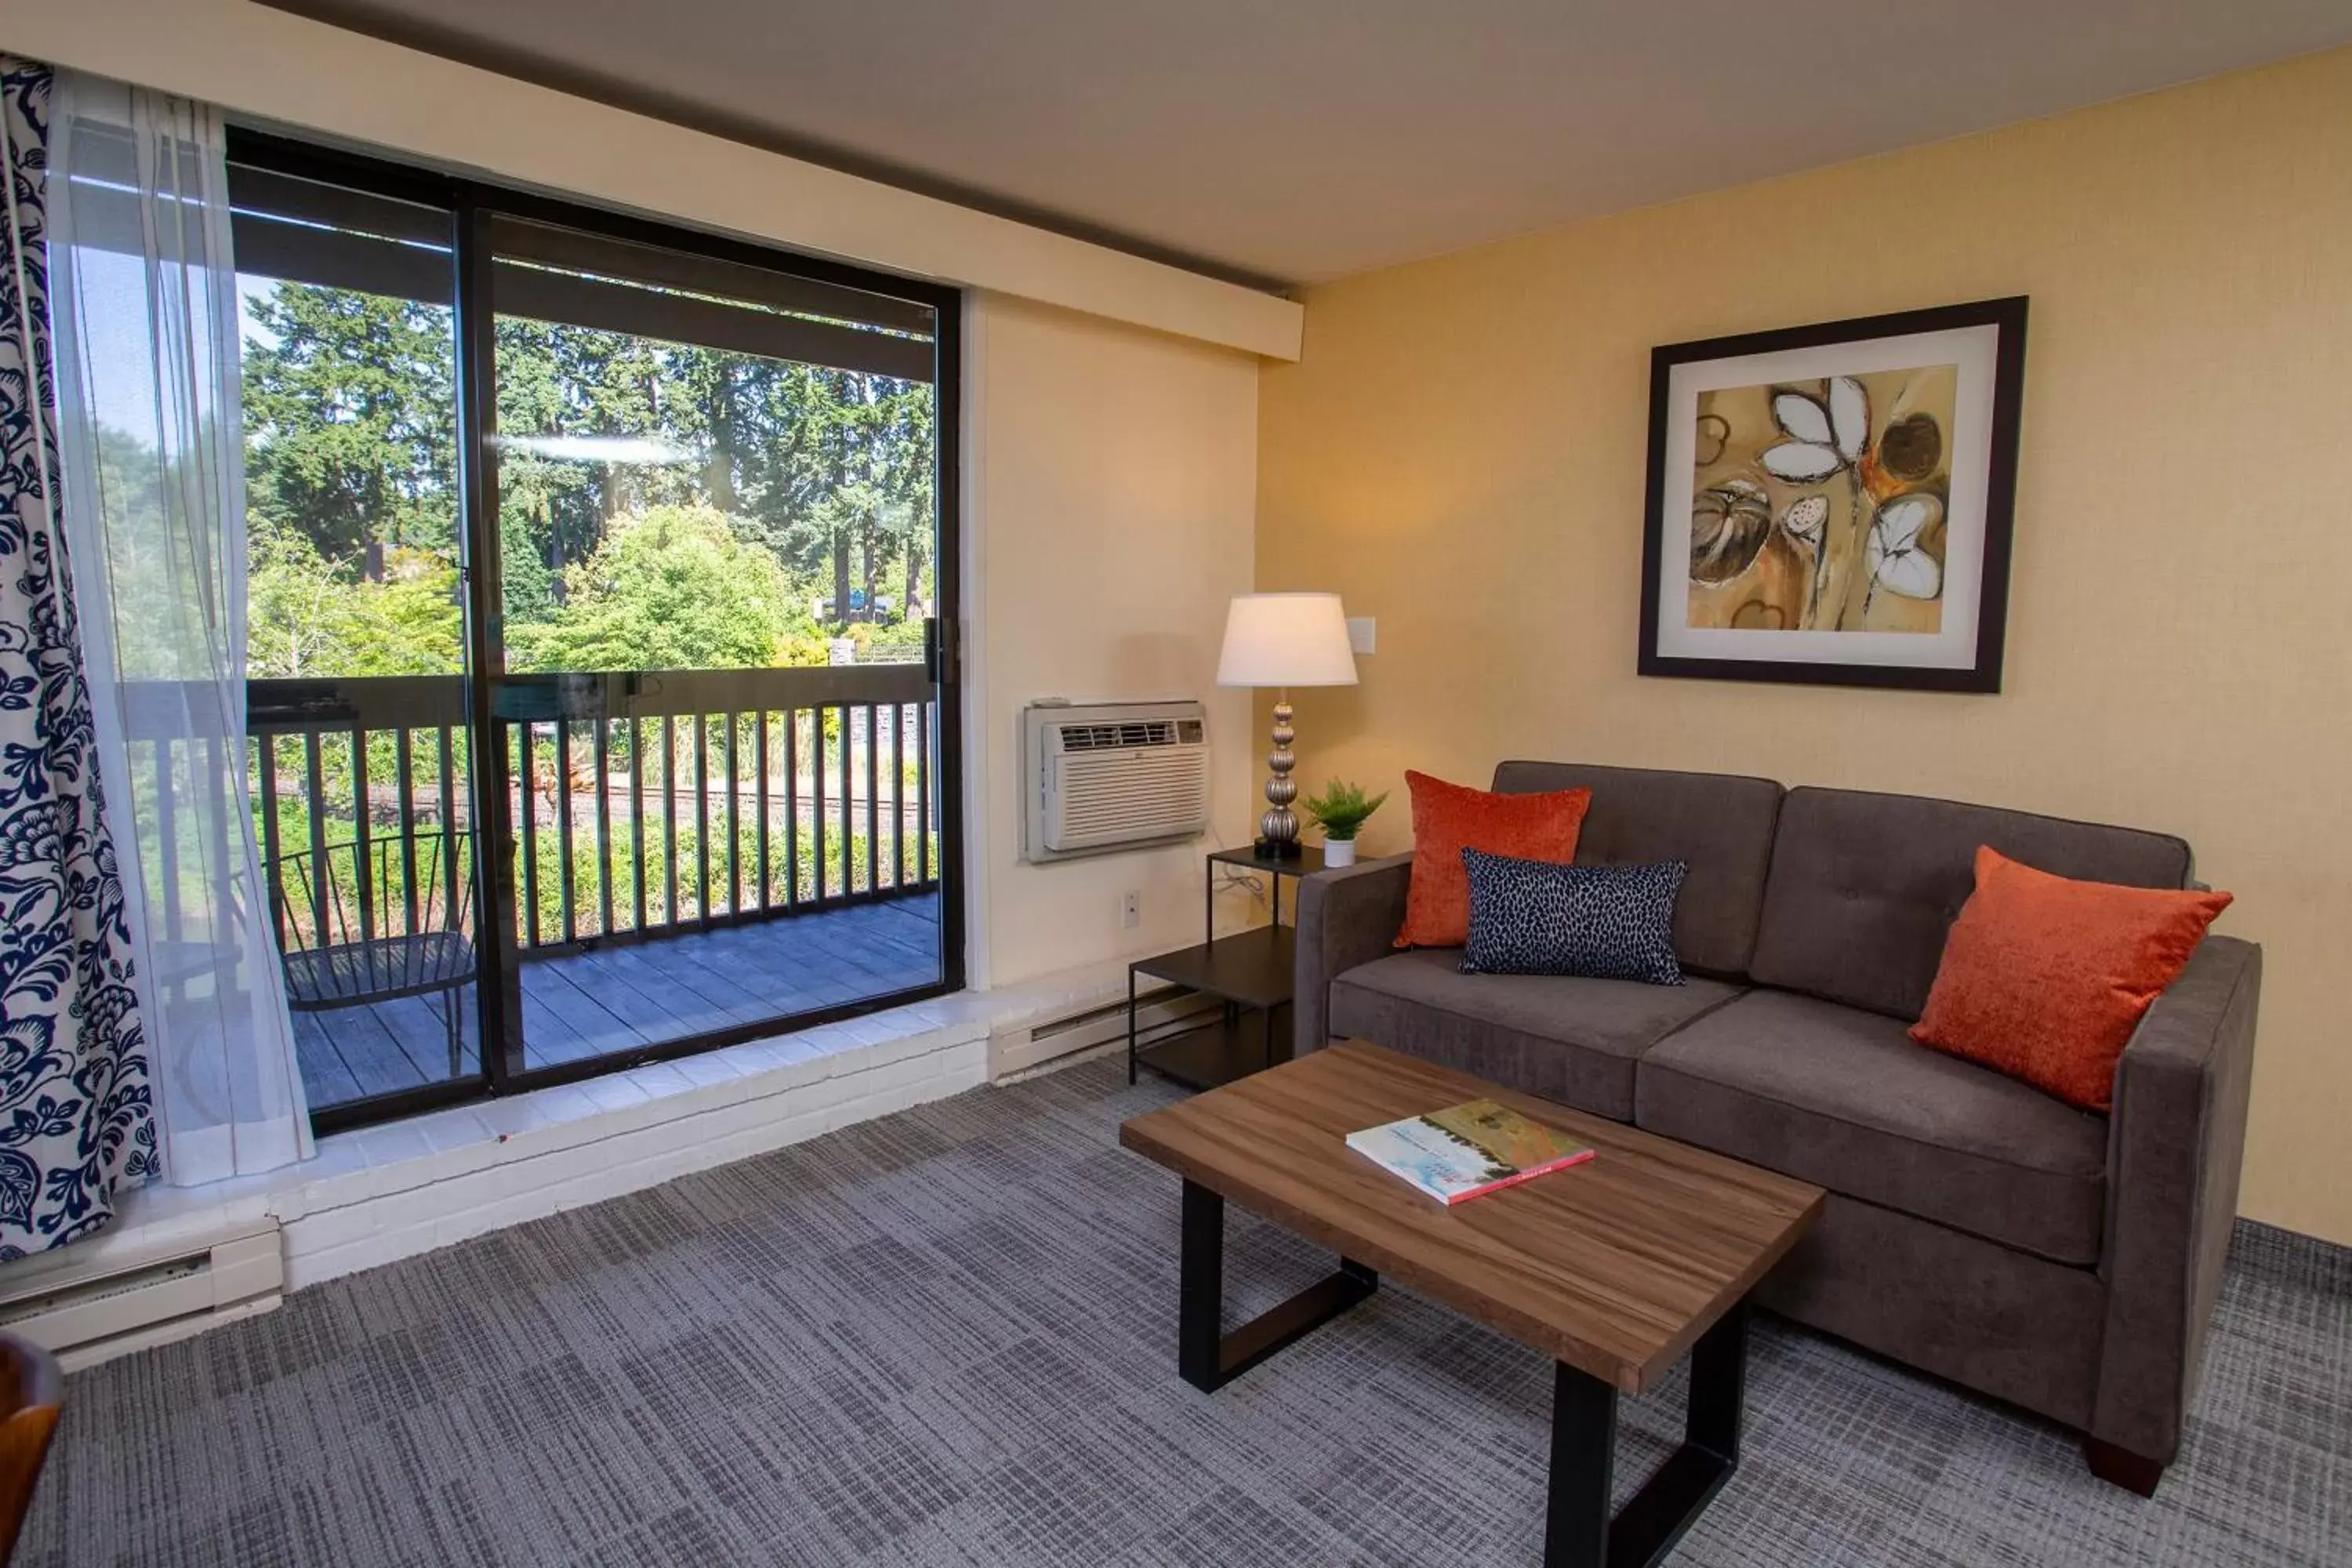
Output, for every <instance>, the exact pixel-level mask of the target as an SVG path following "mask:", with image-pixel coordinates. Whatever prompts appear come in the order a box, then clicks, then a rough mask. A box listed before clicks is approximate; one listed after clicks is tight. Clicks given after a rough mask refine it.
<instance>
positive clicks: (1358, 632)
mask: <svg viewBox="0 0 2352 1568" xmlns="http://www.w3.org/2000/svg"><path fill="white" fill-rule="evenodd" d="M1326 624H1327V625H1328V623H1326ZM1373 629H1374V626H1373V621H1372V617H1371V616H1349V617H1348V646H1349V647H1351V648H1353V649H1355V651H1356V652H1358V653H1370V652H1371V651H1372V643H1373V640H1374V638H1373V636H1372V633H1373Z"/></svg>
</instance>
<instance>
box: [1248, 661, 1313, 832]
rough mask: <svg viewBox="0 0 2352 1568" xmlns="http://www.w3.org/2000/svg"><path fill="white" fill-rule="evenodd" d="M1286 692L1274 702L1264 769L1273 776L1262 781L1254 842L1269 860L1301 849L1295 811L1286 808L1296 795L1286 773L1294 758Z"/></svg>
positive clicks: (1288, 773) (1288, 701)
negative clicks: (1270, 747) (1261, 805)
mask: <svg viewBox="0 0 2352 1568" xmlns="http://www.w3.org/2000/svg"><path fill="white" fill-rule="evenodd" d="M1290 718H1291V713H1290V693H1289V692H1288V691H1287V690H1286V691H1284V692H1283V693H1282V695H1281V696H1280V697H1279V698H1277V699H1276V701H1275V704H1274V750H1272V751H1270V752H1267V753H1266V754H1265V765H1266V769H1267V771H1268V772H1269V773H1272V774H1273V775H1274V776H1273V777H1271V778H1269V779H1267V780H1266V781H1265V802H1266V809H1265V816H1261V817H1259V818H1258V819H1257V843H1256V845H1255V848H1256V850H1257V852H1258V854H1259V855H1261V856H1263V857H1265V858H1267V859H1272V860H1294V859H1297V858H1298V857H1299V856H1300V855H1302V854H1304V853H1305V850H1304V849H1303V848H1302V847H1301V846H1300V845H1299V842H1298V814H1297V812H1295V811H1293V810H1291V809H1290V803H1291V802H1292V801H1294V800H1297V798H1298V785H1297V784H1295V783H1293V782H1292V781H1291V777H1290V770H1291V769H1292V768H1293V767H1295V766H1296V765H1297V762H1298V758H1297V755H1296V754H1295V753H1293V752H1292V751H1291V749H1290V742H1293V741H1295V740H1297V738H1298V731H1296V730H1293V729H1292V728H1291V727H1290Z"/></svg>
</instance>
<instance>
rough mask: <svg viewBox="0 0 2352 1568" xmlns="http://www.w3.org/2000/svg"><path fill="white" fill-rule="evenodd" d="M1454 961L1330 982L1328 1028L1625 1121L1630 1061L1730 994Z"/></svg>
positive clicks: (1366, 968)
mask: <svg viewBox="0 0 2352 1568" xmlns="http://www.w3.org/2000/svg"><path fill="white" fill-rule="evenodd" d="M1461 964H1462V954H1461V952H1459V951H1458V950H1453V949H1447V948H1418V949H1415V950H1414V951H1412V952H1400V953H1396V954H1394V955H1392V956H1391V957H1388V958H1382V959H1376V960H1374V961H1373V962H1372V963H1366V964H1360V965H1359V966H1358V967H1356V968H1354V969H1350V970H1348V971H1346V972H1345V973H1341V974H1339V975H1338V976H1337V977H1335V978H1334V979H1333V980H1332V982H1331V1019H1330V1031H1331V1033H1332V1034H1334V1035H1350V1036H1354V1037H1357V1038H1359V1039H1366V1040H1370V1041H1371V1042H1372V1043H1373V1044H1375V1045H1381V1046H1388V1047H1392V1048H1394V1049H1396V1050H1400V1051H1409V1052H1411V1053H1412V1055H1414V1056H1417V1057H1423V1058H1427V1059H1428V1060H1430V1061H1433V1062H1440V1063H1443V1064H1444V1066H1446V1067H1450V1068H1459V1069H1460V1070H1461V1071H1463V1072H1466V1073H1470V1074H1472V1075H1473V1076H1475V1077H1477V1078H1483V1079H1491V1080H1493V1081H1494V1082H1496V1083H1499V1084H1502V1085H1504V1086H1505V1087H1506V1088H1509V1089H1518V1090H1521V1091H1522V1092H1524V1093H1528V1094H1535V1095H1540V1096H1542V1097H1543V1098H1544V1099H1546V1100H1556V1101H1558V1102H1559V1104H1562V1105H1567V1106H1572V1107H1574V1108H1575V1109H1576V1110H1586V1111H1591V1113H1592V1114H1594V1115H1596V1116H1606V1117H1610V1118H1612V1119H1613V1120H1615V1121H1632V1120H1633V1061H1634V1058H1637V1057H1639V1056H1640V1055H1641V1054H1642V1052H1643V1051H1644V1050H1646V1049H1648V1048H1649V1047H1651V1046H1652V1045H1653V1044H1654V1043H1655V1042H1656V1041H1657V1040H1658V1038H1659V1037H1662V1036H1664V1035H1665V1034H1666V1033H1667V1032H1668V1031H1670V1030H1672V1029H1675V1028H1676V1027H1678V1026H1681V1025H1684V1024H1686V1023H1688V1022H1690V1020H1692V1019H1693V1018H1696V1017H1699V1016H1702V1015H1704V1014H1705V1013H1706V1012H1707V1010H1708V1009H1710V1008H1714V1007H1720V1006H1722V1005H1724V1004H1725V1003H1727V1002H1728V1001H1730V1000H1731V999H1732V998H1733V997H1735V996H1737V995H1738V994H1739V988H1738V986H1735V985H1727V984H1723V983H1722V982H1721V981H1716V980H1700V979H1692V980H1690V981H1689V982H1688V983H1687V984H1682V985H1673V986H1667V985H1645V984H1642V982H1640V981H1638V980H1586V979H1582V978H1572V977H1570V976H1565V975H1557V974H1465V973H1462V968H1461ZM1913 1048H1914V1049H1916V1048H1917V1047H1913Z"/></svg>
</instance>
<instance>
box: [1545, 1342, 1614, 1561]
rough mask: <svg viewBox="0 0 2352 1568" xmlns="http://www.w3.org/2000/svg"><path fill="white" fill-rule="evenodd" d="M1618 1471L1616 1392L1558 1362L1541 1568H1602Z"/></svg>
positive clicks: (1587, 1375) (1552, 1393) (1553, 1379)
mask: <svg viewBox="0 0 2352 1568" xmlns="http://www.w3.org/2000/svg"><path fill="white" fill-rule="evenodd" d="M1616 1467H1617V1391H1616V1390H1615V1389H1614V1388H1612V1387H1611V1386H1610V1385H1609V1384H1605V1383H1603V1382H1601V1380H1600V1379H1599V1378H1597V1377H1593V1376H1591V1375H1590V1374H1589V1373H1581V1372H1579V1371H1577V1369H1576V1368H1574V1367H1572V1366H1570V1365H1569V1364H1568V1363H1566V1362H1560V1363H1558V1365H1557V1370H1556V1371H1555V1372H1554V1373H1553V1375H1552V1385H1551V1500H1550V1505H1549V1509H1548V1510H1546V1513H1545V1518H1544V1564H1545V1568H1603V1564H1605V1563H1607V1562H1608V1561H1609V1489H1610V1485H1611V1483H1612V1480H1613V1479H1615V1476H1616Z"/></svg>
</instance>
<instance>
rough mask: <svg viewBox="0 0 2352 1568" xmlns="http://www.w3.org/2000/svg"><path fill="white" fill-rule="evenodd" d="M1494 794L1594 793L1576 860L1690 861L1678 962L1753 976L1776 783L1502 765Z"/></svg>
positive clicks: (1728, 776)
mask: <svg viewBox="0 0 2352 1568" xmlns="http://www.w3.org/2000/svg"><path fill="white" fill-rule="evenodd" d="M1495 788H1496V790H1497V791H1498V792H1500V793H1503V794H1507V795H1519V794H1524V793H1527V792H1528V791H1531V790H1561V789H1589V790H1591V792H1592V805H1591V807H1590V808H1589V809H1587V810H1586V812H1585V814H1584V826H1583V829H1582V831H1581V832H1580V833H1579V834H1578V836H1577V840H1576V860H1577V864H1578V865H1580V866H1623V865H1633V864H1637V863H1648V862H1652V861H1658V860H1680V861H1682V862H1684V863H1685V864H1686V865H1687V866H1688V867H1689V868H1690V871H1689V874H1688V875H1687V876H1686V877H1685V879H1684V880H1683V888H1682V897H1681V898H1680V900H1677V902H1676V903H1675V954H1676V956H1678V957H1679V958H1680V959H1681V960H1682V963H1683V967H1684V968H1685V969H1691V970H1696V971H1697V972H1698V973H1702V974H1713V975H1719V976H1726V977H1732V978H1737V977H1739V976H1742V975H1745V974H1746V973H1748V955H1749V954H1750V953H1751V952H1754V951H1755V947H1756V921H1757V917H1758V913H1759V910H1761V908H1762V906H1763V899H1764V873H1765V870H1766V868H1767V867H1768V866H1769V864H1770V862H1771V858H1772V824H1773V821H1774V819H1775V818H1776V817H1777V816H1779V815H1780V795H1781V790H1780V785H1779V784H1775V783H1773V782H1772V781H1771V780H1770V779H1756V778H1742V777H1740V776H1738V775H1737V774H1734V773H1670V772H1666V771H1663V770H1660V769H1654V768H1603V767H1595V766H1591V765H1590V764H1588V763H1503V764H1502V765H1501V766H1500V767H1498V768H1496V770H1495Z"/></svg>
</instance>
